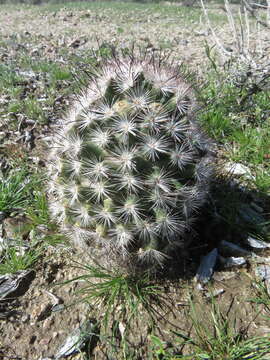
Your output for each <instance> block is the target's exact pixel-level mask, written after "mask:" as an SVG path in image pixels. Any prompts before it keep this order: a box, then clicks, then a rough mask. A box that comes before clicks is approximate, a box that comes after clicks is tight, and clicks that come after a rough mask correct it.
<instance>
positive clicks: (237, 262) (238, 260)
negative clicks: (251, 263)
mask: <svg viewBox="0 0 270 360" xmlns="http://www.w3.org/2000/svg"><path fill="white" fill-rule="evenodd" d="M218 259H219V261H220V262H221V264H222V266H223V268H225V269H226V268H230V267H234V266H242V265H245V264H246V259H245V258H243V257H233V256H231V257H227V258H224V257H223V256H221V255H220V256H219V257H218Z"/></svg>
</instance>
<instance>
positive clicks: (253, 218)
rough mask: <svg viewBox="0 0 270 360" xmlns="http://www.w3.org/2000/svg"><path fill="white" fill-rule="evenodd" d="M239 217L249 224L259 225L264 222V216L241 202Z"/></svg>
mask: <svg viewBox="0 0 270 360" xmlns="http://www.w3.org/2000/svg"><path fill="white" fill-rule="evenodd" d="M238 212H239V215H240V216H241V218H242V219H243V220H244V221H245V222H246V223H248V224H251V225H260V224H263V223H265V222H266V220H265V218H264V217H263V216H262V215H261V214H259V213H257V211H255V210H253V209H252V208H251V207H250V206H249V205H247V204H243V205H242V206H241V208H240V209H239V210H238Z"/></svg>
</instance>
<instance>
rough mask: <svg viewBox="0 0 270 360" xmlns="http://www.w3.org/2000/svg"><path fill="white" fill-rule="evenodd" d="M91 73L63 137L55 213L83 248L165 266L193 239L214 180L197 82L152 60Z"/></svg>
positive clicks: (53, 193) (57, 142)
mask: <svg viewBox="0 0 270 360" xmlns="http://www.w3.org/2000/svg"><path fill="white" fill-rule="evenodd" d="M87 77H88V85H87V87H86V88H85V89H84V90H82V92H81V94H80V95H79V96H77V98H76V99H75V101H74V103H73V105H72V106H71V107H70V110H69V111H68V113H67V115H66V117H65V118H64V119H63V120H62V121H61V123H60V124H59V126H58V131H57V133H56V135H55V136H54V138H53V146H52V151H51V156H50V170H49V172H50V184H49V194H50V195H49V198H50V208H51V213H52V217H53V218H54V219H56V220H57V221H58V223H59V224H60V225H61V227H62V229H63V230H64V231H65V232H66V233H67V234H68V235H69V236H70V237H71V238H72V239H73V241H74V243H75V244H77V245H90V244H91V243H93V242H95V243H97V244H99V245H100V246H101V247H104V248H106V249H108V250H114V251H115V253H116V254H117V255H119V256H120V257H121V258H128V259H135V260H136V261H137V263H143V264H146V263H150V264H162V263H163V261H164V259H166V258H167V257H168V256H170V255H171V254H172V253H173V252H175V251H176V249H177V251H179V252H181V248H182V247H183V246H185V245H186V244H187V242H188V241H189V240H188V239H189V238H190V234H192V232H193V223H194V221H195V220H196V218H197V217H198V214H199V210H200V209H201V207H202V205H203V204H204V203H205V200H206V197H207V192H208V187H209V186H208V185H209V179H210V177H211V167H210V166H209V163H210V162H211V161H210V156H209V144H208V140H207V139H205V137H204V136H203V134H202V132H201V130H200V128H199V127H198V125H197V123H196V120H195V112H196V110H197V102H196V97H195V90H194V86H193V85H191V84H190V83H189V81H188V77H187V75H186V74H185V73H184V72H183V71H181V70H179V67H174V66H173V65H168V64H166V63H165V62H163V61H161V60H160V59H156V58H155V57H150V56H149V57H148V56H144V57H143V58H139V59H136V58H134V57H132V56H130V57H126V58H118V59H116V58H115V59H112V60H110V61H106V62H105V63H103V65H102V66H101V67H100V68H99V69H98V70H95V71H92V72H91V73H87Z"/></svg>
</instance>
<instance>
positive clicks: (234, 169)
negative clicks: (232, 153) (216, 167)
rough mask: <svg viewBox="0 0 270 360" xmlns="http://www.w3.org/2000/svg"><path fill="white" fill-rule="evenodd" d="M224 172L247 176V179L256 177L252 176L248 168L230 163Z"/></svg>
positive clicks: (226, 165)
mask: <svg viewBox="0 0 270 360" xmlns="http://www.w3.org/2000/svg"><path fill="white" fill-rule="evenodd" d="M224 170H225V171H226V172H228V173H229V174H230V175H234V176H245V177H246V178H247V179H253V178H254V176H252V175H251V171H250V169H249V168H248V167H247V166H245V165H242V164H240V163H233V162H228V163H227V164H225V166H224Z"/></svg>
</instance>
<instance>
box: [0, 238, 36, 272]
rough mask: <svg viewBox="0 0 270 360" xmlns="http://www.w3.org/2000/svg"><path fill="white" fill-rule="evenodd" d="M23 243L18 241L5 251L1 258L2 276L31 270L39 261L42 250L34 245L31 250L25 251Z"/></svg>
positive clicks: (0, 270) (0, 269) (0, 268)
mask: <svg viewBox="0 0 270 360" xmlns="http://www.w3.org/2000/svg"><path fill="white" fill-rule="evenodd" d="M24 245H25V244H23V243H22V242H20V241H18V243H17V245H16V246H15V245H14V244H13V245H12V246H10V247H7V248H6V249H4V250H3V251H2V253H1V257H0V274H1V275H2V274H10V273H15V272H17V271H19V270H27V269H30V268H31V267H32V266H33V265H34V264H35V263H36V262H37V260H38V259H39V257H40V255H41V253H42V250H41V248H40V247H39V248H38V247H36V246H34V245H32V246H30V248H29V249H26V250H24V247H23V246H24Z"/></svg>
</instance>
